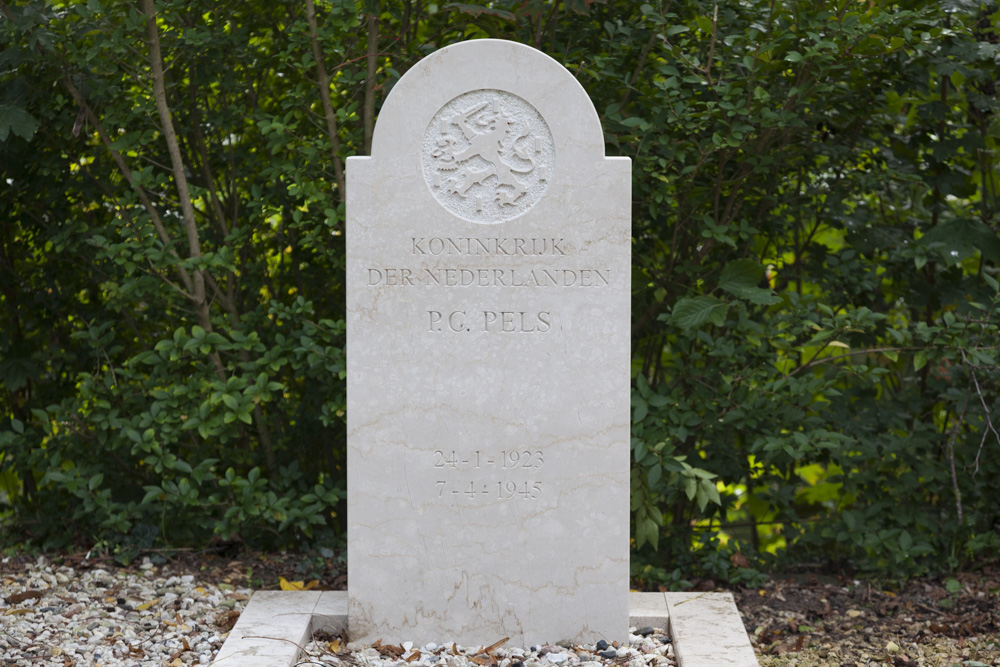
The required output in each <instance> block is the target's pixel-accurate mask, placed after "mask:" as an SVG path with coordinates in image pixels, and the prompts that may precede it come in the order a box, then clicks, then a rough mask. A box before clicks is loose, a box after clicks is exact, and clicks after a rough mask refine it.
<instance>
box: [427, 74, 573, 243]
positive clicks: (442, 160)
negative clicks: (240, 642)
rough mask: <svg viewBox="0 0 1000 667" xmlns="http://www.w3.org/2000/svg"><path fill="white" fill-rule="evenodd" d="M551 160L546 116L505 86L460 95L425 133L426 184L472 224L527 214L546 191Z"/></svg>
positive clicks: (441, 111)
mask: <svg viewBox="0 0 1000 667" xmlns="http://www.w3.org/2000/svg"><path fill="white" fill-rule="evenodd" d="M554 161H555V146H554V144H553V141H552V133H551V132H550V131H549V126H548V125H546V123H545V119H543V118H542V116H541V114H539V113H538V111H537V110H536V109H535V108H534V107H533V106H531V105H530V104H528V103H527V102H526V101H525V100H523V99H521V98H520V97H518V96H517V95H514V94H513V93H508V92H506V91H503V90H489V89H487V90H473V91H469V92H467V93H465V94H463V95H459V96H458V97H456V98H455V99H453V100H452V101H450V102H448V103H447V104H446V105H444V106H443V107H441V110H440V111H438V112H437V114H436V115H435V116H434V119H433V120H432V121H431V123H430V125H429V126H428V127H427V132H426V134H425V135H424V146H423V155H422V162H423V171H424V178H425V179H426V180H427V186H428V187H429V188H430V190H431V193H432V194H433V195H434V198H435V199H437V200H438V202H439V203H440V204H441V205H442V206H443V207H445V208H446V209H447V210H448V211H450V212H452V213H454V214H455V215H457V216H458V217H460V218H462V219H464V220H468V221H469V222H476V223H480V224H487V225H488V224H496V223H499V222H506V221H507V220H512V219H513V218H516V217H517V216H519V215H521V214H522V213H524V212H526V211H527V210H528V209H530V208H531V207H532V206H534V205H535V204H536V203H538V200H540V199H541V198H542V195H544V194H545V190H546V188H548V185H549V180H550V179H551V178H552V167H553V163H554Z"/></svg>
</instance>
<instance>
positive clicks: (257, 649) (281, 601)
mask: <svg viewBox="0 0 1000 667" xmlns="http://www.w3.org/2000/svg"><path fill="white" fill-rule="evenodd" d="M628 602H629V624H630V625H632V626H634V627H637V628H640V627H643V626H650V627H654V628H662V629H664V630H666V631H667V633H668V634H669V636H670V637H671V638H672V639H673V643H674V654H675V656H676V657H677V663H678V664H679V665H680V667H757V665H758V662H757V658H756V656H755V655H754V651H753V647H752V646H751V645H750V638H749V637H748V636H747V633H746V629H745V628H744V627H743V621H742V619H741V618H740V614H739V611H737V609H736V603H735V601H734V600H733V596H732V595H731V594H729V593H629V596H628ZM320 630H323V631H326V632H330V633H333V634H340V633H341V632H343V631H345V630H347V592H346V591H323V592H316V591H301V592H300V591H295V592H291V591H258V592H257V593H254V595H253V597H252V598H251V599H250V602H249V603H248V604H247V607H246V609H245V610H244V611H243V614H242V615H241V616H240V619H239V621H237V623H236V626H235V627H233V629H232V631H230V633H229V637H228V638H227V639H226V643H225V644H224V645H223V646H222V650H221V651H219V654H218V656H216V658H215V661H214V662H213V663H212V665H220V666H221V667H291V666H292V665H294V664H296V662H298V661H299V660H300V659H301V655H302V648H303V647H305V645H306V644H307V643H309V638H310V636H311V635H312V633H313V632H317V631H320ZM553 641H556V640H555V639H553Z"/></svg>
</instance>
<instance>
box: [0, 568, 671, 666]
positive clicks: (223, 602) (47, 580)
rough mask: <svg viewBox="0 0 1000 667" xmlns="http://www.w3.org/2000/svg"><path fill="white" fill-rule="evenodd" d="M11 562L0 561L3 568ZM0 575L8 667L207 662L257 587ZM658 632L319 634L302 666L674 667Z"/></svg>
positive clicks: (167, 574)
mask: <svg viewBox="0 0 1000 667" xmlns="http://www.w3.org/2000/svg"><path fill="white" fill-rule="evenodd" d="M7 562H8V559H3V560H0V565H5V564H7ZM3 570H4V571H5V572H6V574H3V575H0V665H3V667H15V666H16V667H28V666H31V667H69V666H71V665H73V666H84V665H86V666H87V667H91V666H98V665H99V666H100V667H147V666H149V667H153V666H156V667H161V666H167V667H180V666H181V665H207V664H210V663H211V661H212V659H213V658H214V657H215V655H216V653H218V651H219V649H220V648H221V647H222V644H223V642H225V640H226V637H227V636H228V633H229V630H230V629H231V628H232V626H233V624H234V623H235V622H236V620H237V619H238V618H239V614H240V612H241V611H242V610H243V608H244V606H245V605H246V603H247V601H248V600H249V599H250V595H251V593H252V591H251V589H249V588H244V587H238V586H233V585H230V584H226V583H221V582H220V583H218V584H212V583H206V582H204V581H199V580H198V578H197V577H196V575H193V574H184V573H181V572H176V571H173V570H172V569H171V567H170V566H169V565H165V566H158V565H154V564H153V563H152V562H150V561H149V559H144V560H143V561H142V563H141V564H140V565H138V567H134V568H132V569H131V570H118V571H108V570H105V569H100V568H92V569H81V568H77V569H75V568H72V567H66V566H59V565H55V564H52V563H50V562H49V561H48V560H46V559H45V558H44V557H40V558H38V559H37V560H36V561H35V562H34V563H33V564H32V565H31V566H29V567H24V568H22V569H20V570H12V568H10V567H4V568H3ZM673 655H674V654H673V645H672V644H671V643H670V639H669V638H668V637H667V636H666V635H664V633H663V631H662V630H661V629H654V628H638V629H636V628H632V629H631V634H630V636H629V643H628V644H627V645H618V644H617V643H613V644H610V645H609V644H607V643H606V642H603V641H601V642H598V643H595V644H586V645H579V644H576V645H575V644H572V643H570V642H565V641H564V642H557V643H555V644H552V645H544V646H533V647H529V648H518V647H511V646H508V645H507V644H506V642H505V641H501V642H497V643H496V644H494V645H492V646H475V647H463V646H459V645H456V644H453V643H443V644H427V645H424V646H419V647H415V646H414V645H413V644H412V643H411V642H405V643H403V644H402V645H399V646H394V645H387V644H385V645H384V644H382V643H380V642H376V643H375V644H373V645H360V644H354V643H350V644H346V645H342V643H341V641H340V640H339V639H337V638H333V637H325V638H323V637H317V638H315V639H314V641H312V642H311V643H310V644H309V645H308V646H306V647H305V656H304V657H302V658H301V659H300V661H299V663H298V664H299V665H302V666H303V667H305V666H307V665H338V666H345V665H351V666H354V667H390V666H392V667H397V666H400V667H551V666H553V665H561V666H564V667H566V666H573V667H577V666H579V667H600V666H602V665H616V666H617V667H626V666H627V667H675V666H676V662H675V661H674V657H673Z"/></svg>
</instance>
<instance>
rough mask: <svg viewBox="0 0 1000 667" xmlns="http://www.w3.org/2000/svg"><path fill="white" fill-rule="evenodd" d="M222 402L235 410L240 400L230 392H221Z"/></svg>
mask: <svg viewBox="0 0 1000 667" xmlns="http://www.w3.org/2000/svg"><path fill="white" fill-rule="evenodd" d="M222 402H223V403H225V404H226V407H227V408H229V409H230V410H236V409H238V408H239V407H240V402H239V401H238V400H237V399H236V397H235V396H233V395H232V394H223V395H222Z"/></svg>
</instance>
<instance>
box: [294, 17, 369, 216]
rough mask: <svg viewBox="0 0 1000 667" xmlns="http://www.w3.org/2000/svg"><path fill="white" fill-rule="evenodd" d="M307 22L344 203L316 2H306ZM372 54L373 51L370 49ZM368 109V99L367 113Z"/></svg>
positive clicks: (335, 124)
mask: <svg viewBox="0 0 1000 667" xmlns="http://www.w3.org/2000/svg"><path fill="white" fill-rule="evenodd" d="M306 20H307V21H308V22H309V41H311V42H312V51H313V59H314V60H315V61H316V83H317V84H319V99H320V101H321V102H322V103H323V115H324V116H326V132H327V134H329V135H330V152H331V153H332V154H333V174H334V177H335V178H336V179H337V199H338V200H339V201H341V202H343V201H344V192H345V190H344V163H343V162H342V161H341V159H340V137H339V136H338V135H337V116H336V115H335V114H334V113H333V102H332V101H331V100H330V79H329V78H328V77H327V75H326V65H325V64H324V63H323V47H322V46H321V45H320V43H319V28H318V27H317V25H316V5H315V2H314V0H306ZM369 34H370V32H369ZM370 52H371V49H370V48H369V53H370ZM371 69H372V66H371V64H370V63H369V65H368V71H369V74H368V76H369V77H371V76H372V74H371ZM366 94H367V93H366ZM367 109H368V107H367V98H366V106H365V110H366V113H367ZM365 127H367V125H366V126H365ZM366 136H367V135H366ZM366 152H367V151H366Z"/></svg>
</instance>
